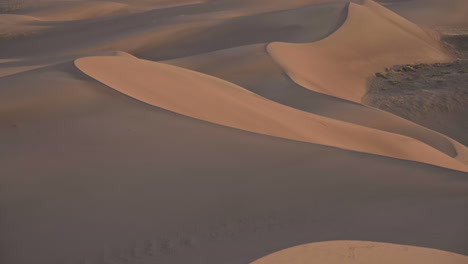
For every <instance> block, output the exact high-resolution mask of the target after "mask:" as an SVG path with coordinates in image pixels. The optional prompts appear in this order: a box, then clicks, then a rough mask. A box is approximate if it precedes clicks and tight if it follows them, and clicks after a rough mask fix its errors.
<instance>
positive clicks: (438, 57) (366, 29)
mask: <svg viewBox="0 0 468 264" xmlns="http://www.w3.org/2000/svg"><path fill="white" fill-rule="evenodd" d="M268 51H269V53H270V54H271V56H272V57H273V58H274V59H275V60H276V61H277V62H278V63H279V64H280V65H281V66H282V67H283V68H284V70H285V71H286V72H287V74H288V75H289V76H290V77H291V78H292V79H293V80H294V81H295V82H297V83H298V84H300V85H302V86H304V87H306V88H308V89H311V90H314V91H317V92H321V93H325V94H328V95H332V96H335V97H339V98H343V99H347V100H351V101H355V102H360V101H361V97H362V96H363V95H364V93H365V87H366V78H367V77H368V76H370V75H372V74H373V73H374V72H377V71H382V70H383V69H384V68H385V67H387V66H392V65H396V64H402V63H414V62H441V61H449V60H451V59H453V58H452V57H451V56H450V55H449V54H447V53H446V52H445V51H444V50H443V49H442V47H441V46H440V44H439V42H438V41H437V40H436V39H435V38H434V37H433V36H430V35H428V33H426V32H425V31H423V30H422V29H421V28H419V27H417V26H416V25H414V24H412V23H411V22H409V21H407V20H405V19H403V18H401V17H399V16H398V15H396V14H394V13H392V12H390V11H389V10H387V9H385V8H383V7H382V6H380V5H379V4H377V3H375V2H372V1H364V4H362V5H359V4H355V3H350V5H349V12H348V17H347V19H346V21H345V23H344V24H343V26H342V27H340V28H339V29H338V30H337V31H336V32H335V33H333V34H332V35H330V36H329V37H327V38H325V39H323V40H321V41H318V42H315V43H310V44H290V43H272V44H270V45H269V46H268Z"/></svg>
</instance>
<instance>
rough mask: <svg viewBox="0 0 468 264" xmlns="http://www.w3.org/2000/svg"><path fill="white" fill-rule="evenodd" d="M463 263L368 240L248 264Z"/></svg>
mask: <svg viewBox="0 0 468 264" xmlns="http://www.w3.org/2000/svg"><path fill="white" fill-rule="evenodd" d="M284 263H287V264H304V263H327V264H348V263H349V264H351V263H359V264H375V263H383V264H414V263H425V264H465V263H468V256H463V255H460V254H455V253H451V252H447V251H442V250H437V249H430V248H422V247H415V246H406V245H398V244H389V243H379V242H367V241H327V242H318V243H311V244H306V245H300V246H296V247H292V248H288V249H285V250H281V251H279V252H276V253H273V254H271V255H268V256H266V257H263V258H261V259H259V260H257V261H254V262H252V263H251V264H284Z"/></svg>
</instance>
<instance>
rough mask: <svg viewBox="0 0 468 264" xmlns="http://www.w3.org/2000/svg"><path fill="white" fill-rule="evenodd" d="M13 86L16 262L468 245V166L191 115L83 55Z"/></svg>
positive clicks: (6, 247) (7, 227)
mask: <svg viewBox="0 0 468 264" xmlns="http://www.w3.org/2000/svg"><path fill="white" fill-rule="evenodd" d="M0 87H2V89H1V90H0V91H1V96H0V98H2V99H3V98H5V99H6V98H8V97H9V98H10V100H9V101H10V102H11V103H12V104H10V107H8V108H7V110H8V111H6V110H5V109H2V111H1V112H2V114H3V115H2V118H1V119H0V120H1V133H2V137H0V140H1V141H0V144H1V145H2V151H1V152H0V155H1V156H0V157H1V160H2V166H1V167H0V175H1V180H2V184H1V185H0V196H1V197H0V210H1V212H2V217H1V225H0V228H1V233H2V236H1V237H0V247H1V248H2V255H1V257H2V262H4V263H57V264H62V263H87V264H90V263H91V264H94V263H103V262H104V263H106V262H108V263H138V262H141V263H145V264H150V263H155V262H156V263H169V264H172V263H174V264H176V263H177V264H178V263H200V264H201V263H228V264H231V263H232V264H238V263H239V264H240V263H249V262H252V261H254V260H256V259H259V258H261V257H263V256H266V255H268V254H270V253H273V252H275V251H278V250H281V249H285V248H289V247H291V246H295V245H299V244H305V243H311V242H319V241H328V240H350V239H354V240H367V241H381V242H390V243H398V244H406V245H415V246H422V247H429V248H436V249H441V250H448V251H452V252H458V253H461V254H468V252H467V251H466V246H465V245H466V244H467V242H468V241H467V240H466V239H467V236H466V224H465V223H466V222H467V221H468V215H467V213H466V212H467V210H465V209H466V205H467V203H468V200H467V196H466V193H467V192H468V182H467V177H466V175H467V174H466V173H462V172H456V171H453V170H447V169H443V168H440V167H435V166H432V165H427V164H422V163H416V162H410V161H402V160H398V159H391V158H386V157H381V156H376V155H370V154H364V153H357V152H352V151H346V150H340V149H336V148H329V147H326V146H320V145H314V144H309V143H304V142H298V141H291V140H284V139H280V138H275V137H268V136H264V135H260V134H254V133H249V132H245V131H242V130H237V129H231V128H227V127H223V126H219V125H214V124H210V123H208V122H204V121H200V120H196V119H193V118H189V117H184V116H181V115H178V114H175V113H173V112H168V111H165V110H162V109H160V108H156V107H154V106H150V105H146V104H142V103H141V102H140V101H137V100H134V99H132V98H130V97H128V96H125V95H122V94H121V93H118V92H116V91H115V90H113V89H109V88H108V87H106V86H104V85H102V84H100V83H98V82H96V81H94V80H93V79H91V78H89V77H87V76H86V75H84V74H82V73H81V72H80V71H79V70H77V69H76V68H75V67H74V66H73V65H72V64H71V63H68V64H63V65H59V66H54V67H48V68H44V69H38V70H34V71H31V72H27V73H21V74H16V75H12V76H8V77H4V78H2V79H0ZM19 87H21V89H18V88H19ZM13 95H15V97H12V96H13ZM15 98H16V99H15ZM14 102H16V103H14ZM1 105H2V106H4V105H5V104H4V103H3V102H2V104H1ZM70 150H73V151H70ZM31 223H34V224H31ZM24 252H28V254H24Z"/></svg>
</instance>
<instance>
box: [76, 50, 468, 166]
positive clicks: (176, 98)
mask: <svg viewBox="0 0 468 264" xmlns="http://www.w3.org/2000/svg"><path fill="white" fill-rule="evenodd" d="M75 64H76V66H77V67H78V68H79V69H80V70H82V71H83V72H84V73H86V74H88V75H89V76H91V77H93V78H94V79H96V80H98V81H100V82H102V83H104V84H106V85H108V86H110V87H112V88H114V89H116V90H118V91H120V92H122V93H124V94H127V95H129V96H131V97H133V98H136V99H138V100H140V101H143V102H146V103H148V104H151V105H154V106H158V107H161V108H164V109H167V110H170V111H173V112H176V113H179V114H183V115H187V116H190V117H194V118H197V119H201V120H205V121H209V122H213V123H216V124H221V125H225V126H229V127H234V128H239V129H244V130H248V131H252V132H256V133H261V134H266V135H272V136H278V137H284V138H288V139H295V140H301V141H307V142H313V143H318V144H324V145H329V146H335V147H340V148H346V149H351V150H357V151H363V152H370V153H376V154H380V155H387V156H390V157H397V158H403V159H410V160H415V161H421V162H426V163H431V164H435V165H438V166H444V167H449V168H453V169H457V170H467V168H466V165H463V164H462V163H459V162H458V161H456V160H454V159H452V158H450V157H449V156H446V155H445V154H442V153H441V152H439V151H437V150H435V149H433V148H432V147H429V146H427V145H425V144H423V143H421V142H419V141H416V140H414V139H411V138H407V137H403V136H401V135H396V134H391V133H387V132H383V131H378V130H373V129H369V128H365V127H360V126H356V125H353V124H347V123H344V122H340V121H336V120H333V119H328V118H325V117H321V116H317V115H313V114H309V113H306V112H302V111H298V110H296V109H293V108H289V107H286V106H284V105H281V104H277V103H274V102H272V101H269V100H267V99H265V98H262V97H259V96H257V95H255V94H253V93H251V92H249V91H247V90H245V89H243V88H241V87H238V86H236V85H234V84H232V83H229V82H226V81H223V80H221V79H217V78H214V77H211V76H208V75H203V74H200V73H196V72H193V71H189V70H186V69H183V68H179V67H174V66H170V65H165V64H161V63H156V62H150V61H144V60H138V59H134V58H123V57H89V58H81V59H78V60H77V61H76V62H75Z"/></svg>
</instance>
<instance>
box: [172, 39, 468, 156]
mask: <svg viewBox="0 0 468 264" xmlns="http://www.w3.org/2000/svg"><path fill="white" fill-rule="evenodd" d="M227 61H228V62H229V63H225V62H227ZM164 63H168V64H171V65H176V66H179V67H183V68H187V69H191V70H194V71H198V72H203V73H205V74H209V75H212V76H215V77H218V78H220V79H223V80H227V81H229V82H232V83H235V84H237V85H239V86H241V87H243V88H245V89H248V90H249V91H251V92H254V93H256V94H258V95H260V96H262V97H265V98H267V99H269V100H272V101H275V102H277V103H280V104H283V105H287V106H290V107H294V108H296V109H299V110H302V111H306V112H309V113H313V114H317V115H320V116H325V117H328V118H332V119H336V120H340V121H344V122H348V123H353V124H357V125H360V126H365V127H369V128H374V129H379V130H383V131H387V132H391V133H396V134H401V135H405V136H408V137H412V138H415V139H417V140H419V141H422V142H424V143H426V144H428V145H430V146H432V147H434V148H436V149H438V150H439V151H441V152H443V153H445V154H447V155H449V156H452V157H457V158H460V160H462V157H463V156H464V155H465V154H464V153H466V152H467V150H466V148H465V147H464V146H462V145H461V144H460V143H458V142H456V141H454V140H452V139H450V138H447V137H446V136H444V135H441V134H439V133H436V132H434V131H432V130H430V129H427V128H425V127H422V126H419V125H417V124H415V123H412V122H410V121H408V120H405V119H403V118H400V117H398V116H395V115H392V114H390V113H387V112H384V111H381V110H378V109H374V108H371V107H367V106H365V105H361V104H358V103H355V102H351V101H347V100H343V99H340V98H336V97H332V96H329V95H326V94H322V93H318V92H315V91H311V90H309V89H306V88H304V87H301V86H299V85H297V84H296V83H295V82H293V81H292V80H291V79H290V78H289V77H288V76H287V75H286V74H285V73H284V71H283V70H282V68H281V67H279V66H278V65H277V64H276V62H275V61H274V60H273V59H272V58H271V56H269V54H268V53H267V52H266V50H265V45H263V44H259V45H249V46H242V47H238V48H234V49H227V50H221V51H216V52H210V53H204V54H201V55H197V56H190V57H184V58H179V59H175V60H169V61H164Z"/></svg>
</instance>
